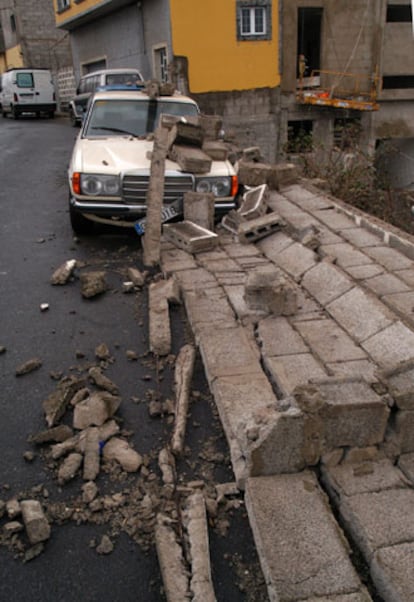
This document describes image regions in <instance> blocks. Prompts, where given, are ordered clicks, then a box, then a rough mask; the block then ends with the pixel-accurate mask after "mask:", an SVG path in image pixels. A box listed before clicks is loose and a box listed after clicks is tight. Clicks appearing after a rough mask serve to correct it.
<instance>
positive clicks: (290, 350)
mask: <svg viewBox="0 0 414 602" xmlns="http://www.w3.org/2000/svg"><path fill="white" fill-rule="evenodd" d="M257 337H258V341H259V343H260V344H261V351H262V354H263V355H265V356H268V357H271V356H281V355H292V354H297V353H307V352H308V347H307V345H306V344H305V343H304V341H303V339H302V337H301V336H300V335H299V334H298V333H297V331H296V330H295V329H294V328H293V327H292V326H291V325H290V323H289V321H288V320H287V318H282V317H273V316H269V317H268V318H265V319H264V320H261V321H260V322H259V325H258V328H257Z"/></svg>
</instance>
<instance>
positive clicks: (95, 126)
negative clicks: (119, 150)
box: [91, 125, 139, 138]
mask: <svg viewBox="0 0 414 602" xmlns="http://www.w3.org/2000/svg"><path fill="white" fill-rule="evenodd" d="M91 130H106V131H108V132H117V133H118V134H127V135H128V136H133V137H134V138H139V136H138V134H134V133H133V132H128V130H122V129H120V128H110V127H106V126H104V125H93V126H91Z"/></svg>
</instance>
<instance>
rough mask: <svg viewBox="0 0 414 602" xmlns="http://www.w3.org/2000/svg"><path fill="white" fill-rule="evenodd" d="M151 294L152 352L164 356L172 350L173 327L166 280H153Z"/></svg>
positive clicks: (149, 291) (150, 325)
mask: <svg viewBox="0 0 414 602" xmlns="http://www.w3.org/2000/svg"><path fill="white" fill-rule="evenodd" d="M148 295H149V347H150V351H151V352H152V353H155V354H156V355H160V356H164V355H168V354H169V353H170V352H171V328H170V314H169V306H168V299H167V297H166V284H165V281H159V282H153V283H151V284H150V286H149V289H148Z"/></svg>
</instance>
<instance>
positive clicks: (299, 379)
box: [264, 353, 326, 396]
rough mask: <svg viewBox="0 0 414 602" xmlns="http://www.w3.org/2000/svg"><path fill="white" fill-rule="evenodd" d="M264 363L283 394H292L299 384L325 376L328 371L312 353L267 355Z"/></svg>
mask: <svg viewBox="0 0 414 602" xmlns="http://www.w3.org/2000/svg"><path fill="white" fill-rule="evenodd" d="M264 363H265V365H266V368H267V370H268V371H269V373H270V376H271V378H272V380H273V381H274V382H275V384H276V386H277V387H278V389H279V390H280V392H281V394H282V396H286V395H290V394H291V393H292V391H293V390H294V389H295V387H297V386H298V385H304V384H306V383H308V382H309V380H312V379H319V378H325V377H326V372H325V371H324V369H323V367H322V366H321V364H320V363H319V362H318V361H317V360H316V359H315V358H314V357H313V355H312V354H311V353H300V354H295V355H286V356H283V357H265V358H264Z"/></svg>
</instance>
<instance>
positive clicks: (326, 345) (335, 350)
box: [296, 318, 367, 363]
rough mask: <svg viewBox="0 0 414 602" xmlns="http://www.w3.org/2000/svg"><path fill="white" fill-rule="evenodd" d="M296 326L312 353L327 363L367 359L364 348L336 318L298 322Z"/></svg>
mask: <svg viewBox="0 0 414 602" xmlns="http://www.w3.org/2000/svg"><path fill="white" fill-rule="evenodd" d="M296 328H297V330H298V331H299V334H300V335H301V336H302V337H303V339H304V340H305V341H306V342H307V344H308V345H309V347H310V349H311V351H312V353H314V354H315V355H316V356H317V357H319V358H321V360H322V361H323V362H325V363H327V362H346V361H350V360H361V359H367V355H366V353H365V352H364V350H363V349H361V347H359V346H358V345H356V344H355V343H354V341H353V340H352V339H351V338H350V337H349V336H348V335H347V334H346V333H345V332H344V331H343V330H342V328H340V327H339V326H338V325H337V324H336V322H335V321H334V320H331V319H329V318H328V319H322V320H309V321H306V322H298V323H297V324H296Z"/></svg>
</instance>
